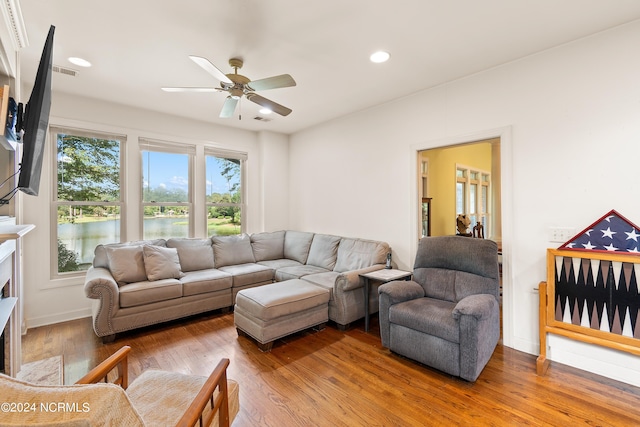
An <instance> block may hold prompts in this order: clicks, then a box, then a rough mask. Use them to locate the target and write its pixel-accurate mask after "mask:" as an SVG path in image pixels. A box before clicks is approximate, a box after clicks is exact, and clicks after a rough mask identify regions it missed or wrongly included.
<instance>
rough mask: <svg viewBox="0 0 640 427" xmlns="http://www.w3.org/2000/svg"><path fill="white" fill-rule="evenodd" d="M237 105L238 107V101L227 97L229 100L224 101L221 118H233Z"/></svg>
mask: <svg viewBox="0 0 640 427" xmlns="http://www.w3.org/2000/svg"><path fill="white" fill-rule="evenodd" d="M236 105H238V99H237V98H232V97H231V96H227V100H226V101H224V105H223V106H222V111H220V118H221V119H227V118H229V117H231V116H233V112H234V111H236Z"/></svg>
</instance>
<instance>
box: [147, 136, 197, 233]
mask: <svg viewBox="0 0 640 427" xmlns="http://www.w3.org/2000/svg"><path fill="white" fill-rule="evenodd" d="M140 150H141V153H142V236H143V238H144V239H159V238H165V239H167V238H170V237H191V236H193V227H192V223H193V221H192V220H191V218H192V212H193V209H192V196H191V194H192V191H191V182H192V179H191V176H192V175H191V173H192V172H191V170H192V164H193V157H194V154H195V148H194V147H193V146H186V145H185V146H182V145H179V144H169V143H164V142H157V141H150V140H141V141H140Z"/></svg>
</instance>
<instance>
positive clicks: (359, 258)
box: [334, 238, 391, 273]
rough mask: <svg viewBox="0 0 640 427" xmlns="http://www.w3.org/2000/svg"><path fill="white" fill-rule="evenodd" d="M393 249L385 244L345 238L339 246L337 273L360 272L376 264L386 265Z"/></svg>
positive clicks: (335, 268)
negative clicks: (388, 255) (388, 254)
mask: <svg viewBox="0 0 640 427" xmlns="http://www.w3.org/2000/svg"><path fill="white" fill-rule="evenodd" d="M390 251H391V249H390V248H389V245H388V244H386V243H385V242H376V241H373V240H363V239H350V238H343V239H342V241H341V242H340V246H338V259H337V260H336V266H335V267H334V270H335V271H339V272H341V273H343V272H345V271H353V270H359V269H361V268H365V267H370V266H372V265H374V264H384V263H385V262H386V260H387V253H389V252H390Z"/></svg>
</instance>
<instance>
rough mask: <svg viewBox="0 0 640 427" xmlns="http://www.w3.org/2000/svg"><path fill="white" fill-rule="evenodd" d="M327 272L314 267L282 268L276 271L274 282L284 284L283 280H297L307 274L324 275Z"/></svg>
mask: <svg viewBox="0 0 640 427" xmlns="http://www.w3.org/2000/svg"><path fill="white" fill-rule="evenodd" d="M327 271H329V270H327V269H326V268H322V267H316V266H315V265H298V266H293V267H283V268H279V269H278V270H276V275H275V277H276V281H278V282H284V281H285V280H291V279H299V278H301V277H303V276H306V275H308V274H317V273H325V272H327Z"/></svg>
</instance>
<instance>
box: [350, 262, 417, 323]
mask: <svg viewBox="0 0 640 427" xmlns="http://www.w3.org/2000/svg"><path fill="white" fill-rule="evenodd" d="M412 275H413V273H412V272H411V271H402V270H395V269H382V270H376V271H371V272H369V273H364V274H360V275H359V276H360V277H362V278H363V279H364V330H365V332H369V293H370V291H371V282H370V281H371V280H375V281H377V282H380V284H383V283H387V282H392V281H394V280H411V276H412Z"/></svg>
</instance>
